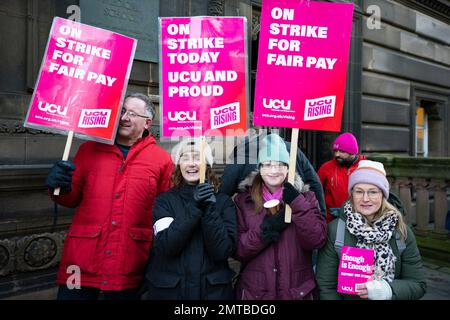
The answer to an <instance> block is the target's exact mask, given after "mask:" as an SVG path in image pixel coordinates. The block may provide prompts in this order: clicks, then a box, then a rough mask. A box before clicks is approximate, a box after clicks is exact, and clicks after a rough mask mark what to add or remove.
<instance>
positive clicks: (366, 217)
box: [316, 160, 426, 300]
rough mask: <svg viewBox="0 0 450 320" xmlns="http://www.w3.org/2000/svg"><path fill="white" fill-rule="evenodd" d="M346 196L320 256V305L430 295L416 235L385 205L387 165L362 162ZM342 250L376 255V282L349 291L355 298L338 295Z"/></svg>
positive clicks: (352, 177) (374, 277) (399, 214)
mask: <svg viewBox="0 0 450 320" xmlns="http://www.w3.org/2000/svg"><path fill="white" fill-rule="evenodd" d="M348 191H349V193H350V198H349V199H348V201H346V202H345V204H344V205H343V206H342V207H341V209H340V210H341V211H340V215H339V217H338V218H337V219H335V220H333V221H332V222H331V223H329V224H328V241H327V244H326V245H325V246H324V247H323V248H322V249H321V250H320V251H319V257H318V261H317V273H316V279H317V283H318V285H319V291H320V299H327V300H328V299H329V300H336V299H355V298H356V299H357V298H362V299H369V300H413V299H420V298H421V297H422V296H423V295H424V294H425V289H426V282H425V277H424V270H423V267H422V258H421V256H420V252H419V249H418V247H417V244H416V239H415V237H414V234H413V232H412V230H411V229H410V228H409V227H408V226H407V225H406V224H405V222H404V221H403V217H402V214H401V213H400V212H399V210H397V208H395V207H394V206H393V205H391V204H390V203H389V202H388V201H387V199H388V197H389V182H388V180H387V179H386V171H385V170H384V167H383V164H382V163H380V162H376V161H370V160H363V161H360V162H359V165H358V168H357V169H356V170H355V171H354V172H353V173H352V174H351V176H350V179H349V185H348ZM343 246H349V247H357V248H362V249H372V250H374V266H373V278H372V279H370V280H369V281H367V282H365V283H362V282H363V281H358V283H357V284H356V285H355V287H354V288H353V287H352V288H351V289H349V288H345V289H346V290H354V291H353V293H354V294H342V293H339V292H338V285H340V284H339V283H338V276H337V275H338V268H339V266H340V265H341V262H340V260H339V259H340V256H341V250H342V247H343ZM359 282H361V283H359ZM340 291H342V290H340Z"/></svg>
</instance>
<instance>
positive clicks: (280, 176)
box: [259, 161, 288, 192]
mask: <svg viewBox="0 0 450 320" xmlns="http://www.w3.org/2000/svg"><path fill="white" fill-rule="evenodd" d="M259 170H260V174H261V177H262V179H263V181H264V184H265V185H266V186H267V188H268V189H269V190H270V191H271V192H273V191H275V190H277V189H278V188H279V187H281V186H282V185H283V183H284V181H285V180H286V176H287V174H288V167H287V165H286V164H285V163H282V162H278V161H267V162H263V163H261V165H260V168H259Z"/></svg>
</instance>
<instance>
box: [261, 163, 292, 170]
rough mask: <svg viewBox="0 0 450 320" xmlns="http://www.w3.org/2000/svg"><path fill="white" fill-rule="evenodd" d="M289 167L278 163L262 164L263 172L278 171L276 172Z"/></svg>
mask: <svg viewBox="0 0 450 320" xmlns="http://www.w3.org/2000/svg"><path fill="white" fill-rule="evenodd" d="M286 167H287V165H286V164H284V163H282V162H278V163H270V162H265V163H261V170H270V169H271V168H273V169H276V170H281V169H284V168H286Z"/></svg>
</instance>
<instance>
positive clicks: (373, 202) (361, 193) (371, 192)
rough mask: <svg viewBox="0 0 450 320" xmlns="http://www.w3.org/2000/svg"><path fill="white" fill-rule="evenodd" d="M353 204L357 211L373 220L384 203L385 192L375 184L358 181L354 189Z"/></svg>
mask: <svg viewBox="0 0 450 320" xmlns="http://www.w3.org/2000/svg"><path fill="white" fill-rule="evenodd" d="M352 198H353V205H354V208H355V210H356V211H357V212H359V213H360V214H362V215H363V216H364V217H366V218H367V220H369V221H372V220H373V218H374V216H375V214H376V213H377V212H378V211H379V210H380V208H381V204H382V203H383V193H382V192H381V190H380V189H379V188H378V187H377V186H375V185H373V184H366V183H358V184H355V185H354V186H353V189H352Z"/></svg>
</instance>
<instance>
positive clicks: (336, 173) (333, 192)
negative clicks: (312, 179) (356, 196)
mask: <svg viewBox="0 0 450 320" xmlns="http://www.w3.org/2000/svg"><path fill="white" fill-rule="evenodd" d="M365 159H366V157H365V156H363V155H359V156H358V159H357V160H356V161H355V162H354V163H353V164H352V165H351V166H350V168H348V167H346V166H342V165H339V164H338V163H337V162H336V159H332V160H330V161H327V162H325V163H324V164H323V165H322V166H321V167H320V168H319V171H318V172H317V175H318V176H319V178H320V182H321V183H322V186H323V191H324V192H325V204H326V206H327V222H330V221H331V220H333V219H334V217H335V216H333V215H332V214H331V213H330V208H338V209H339V208H340V207H341V206H342V205H343V204H344V202H345V200H347V198H348V196H349V194H348V191H347V188H348V178H349V176H350V175H351V174H352V172H353V171H355V169H356V168H357V167H358V163H359V161H361V160H365Z"/></svg>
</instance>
